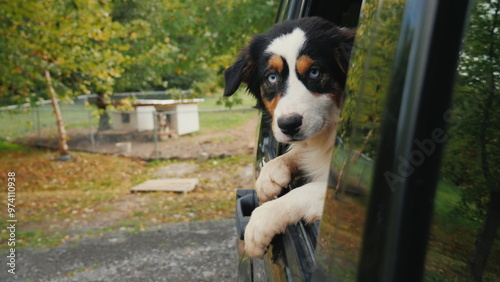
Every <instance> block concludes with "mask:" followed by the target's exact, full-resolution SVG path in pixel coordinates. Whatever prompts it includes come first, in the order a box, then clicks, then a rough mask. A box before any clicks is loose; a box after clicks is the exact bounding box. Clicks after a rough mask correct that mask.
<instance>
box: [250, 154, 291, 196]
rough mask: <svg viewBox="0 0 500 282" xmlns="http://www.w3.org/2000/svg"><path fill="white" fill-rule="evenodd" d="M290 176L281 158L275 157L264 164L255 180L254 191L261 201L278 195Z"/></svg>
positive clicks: (288, 169)
mask: <svg viewBox="0 0 500 282" xmlns="http://www.w3.org/2000/svg"><path fill="white" fill-rule="evenodd" d="M291 177H292V172H291V171H290V168H289V167H288V166H287V165H286V164H285V162H284V161H283V159H282V158H276V159H273V160H271V161H269V162H268V163H267V164H265V165H264V167H263V168H262V170H261V171H260V174H259V177H258V178H257V181H256V182H255V191H256V192H257V197H259V200H260V202H261V203H264V202H267V201H269V200H273V199H275V198H277V197H278V195H279V194H280V193H281V190H282V189H283V188H284V187H286V186H287V185H288V184H289V183H290V181H291Z"/></svg>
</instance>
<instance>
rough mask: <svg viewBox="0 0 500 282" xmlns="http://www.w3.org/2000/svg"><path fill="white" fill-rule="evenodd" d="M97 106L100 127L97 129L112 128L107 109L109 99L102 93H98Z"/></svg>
mask: <svg viewBox="0 0 500 282" xmlns="http://www.w3.org/2000/svg"><path fill="white" fill-rule="evenodd" d="M97 107H98V108H99V127H98V129H97V130H98V131H103V130H109V129H111V124H110V121H111V119H110V118H109V114H108V112H107V111H106V107H107V101H106V99H105V98H104V94H102V93H97Z"/></svg>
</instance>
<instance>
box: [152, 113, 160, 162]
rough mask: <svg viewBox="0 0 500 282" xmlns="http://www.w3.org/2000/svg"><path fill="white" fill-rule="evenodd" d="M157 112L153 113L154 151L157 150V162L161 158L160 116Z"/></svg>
mask: <svg viewBox="0 0 500 282" xmlns="http://www.w3.org/2000/svg"><path fill="white" fill-rule="evenodd" d="M157 114H158V113H157V112H156V111H154V112H153V125H154V130H153V140H154V144H155V147H154V150H155V159H156V160H157V159H158V158H159V157H160V154H159V152H158V116H157Z"/></svg>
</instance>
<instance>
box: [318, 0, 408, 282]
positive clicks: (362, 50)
mask: <svg viewBox="0 0 500 282" xmlns="http://www.w3.org/2000/svg"><path fill="white" fill-rule="evenodd" d="M404 5H405V1H377V0H367V1H365V2H364V3H363V6H362V9H361V15H360V19H359V22H358V27H357V33H356V40H355V44H354V49H353V53H352V57H351V63H350V64H351V66H350V69H349V75H348V80H347V89H346V99H345V102H344V105H343V109H342V116H341V122H340V124H339V127H338V136H339V138H338V139H337V142H336V146H335V150H334V153H333V157H332V163H331V168H332V172H331V177H330V178H331V179H330V181H329V186H328V192H327V196H326V200H325V201H326V202H325V210H324V216H323V220H322V222H321V229H320V235H319V238H318V245H317V255H316V256H317V263H318V269H320V271H321V272H322V274H321V275H323V276H324V277H336V278H339V279H341V280H353V279H355V277H356V276H357V266H358V263H359V254H360V249H361V247H362V236H363V227H364V223H365V215H366V209H367V201H368V196H369V193H370V191H369V187H370V186H371V182H372V177H373V164H374V161H375V159H376V158H377V157H381V156H377V155H376V154H375V152H376V150H377V147H378V142H379V134H380V123H381V120H382V115H383V110H384V106H385V104H386V95H387V92H388V87H389V84H390V81H391V75H392V72H393V62H394V60H395V56H396V52H395V50H396V48H397V45H398V38H399V36H400V34H399V32H400V28H401V23H402V19H401V15H402V14H403V9H404Z"/></svg>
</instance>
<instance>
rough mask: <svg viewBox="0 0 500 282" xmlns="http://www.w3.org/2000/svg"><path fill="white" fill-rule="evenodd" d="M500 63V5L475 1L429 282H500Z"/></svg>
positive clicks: (449, 116)
mask: <svg viewBox="0 0 500 282" xmlns="http://www.w3.org/2000/svg"><path fill="white" fill-rule="evenodd" d="M499 58H500V2H499V1H484V0H481V1H475V2H473V7H472V10H471V14H470V18H469V23H468V30H467V31H466V34H465V41H464V46H463V49H462V51H461V54H460V61H459V67H458V77H457V80H456V85H455V89H454V94H453V103H452V108H451V110H450V111H449V112H447V113H446V114H445V116H444V117H443V118H444V119H445V121H447V122H448V123H449V125H448V126H449V129H448V133H447V136H446V138H447V143H446V148H445V152H444V155H443V161H442V169H441V180H440V182H439V185H438V187H437V192H436V198H435V206H434V218H433V224H432V227H431V235H430V240H429V246H428V251H427V258H426V271H425V278H426V280H430V281H455V280H476V281H481V280H484V281H500V233H499V232H498V229H499V226H500V60H499ZM426 147H427V149H428V150H430V149H432V144H431V143H429V144H427V145H426ZM481 277H482V279H481Z"/></svg>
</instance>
